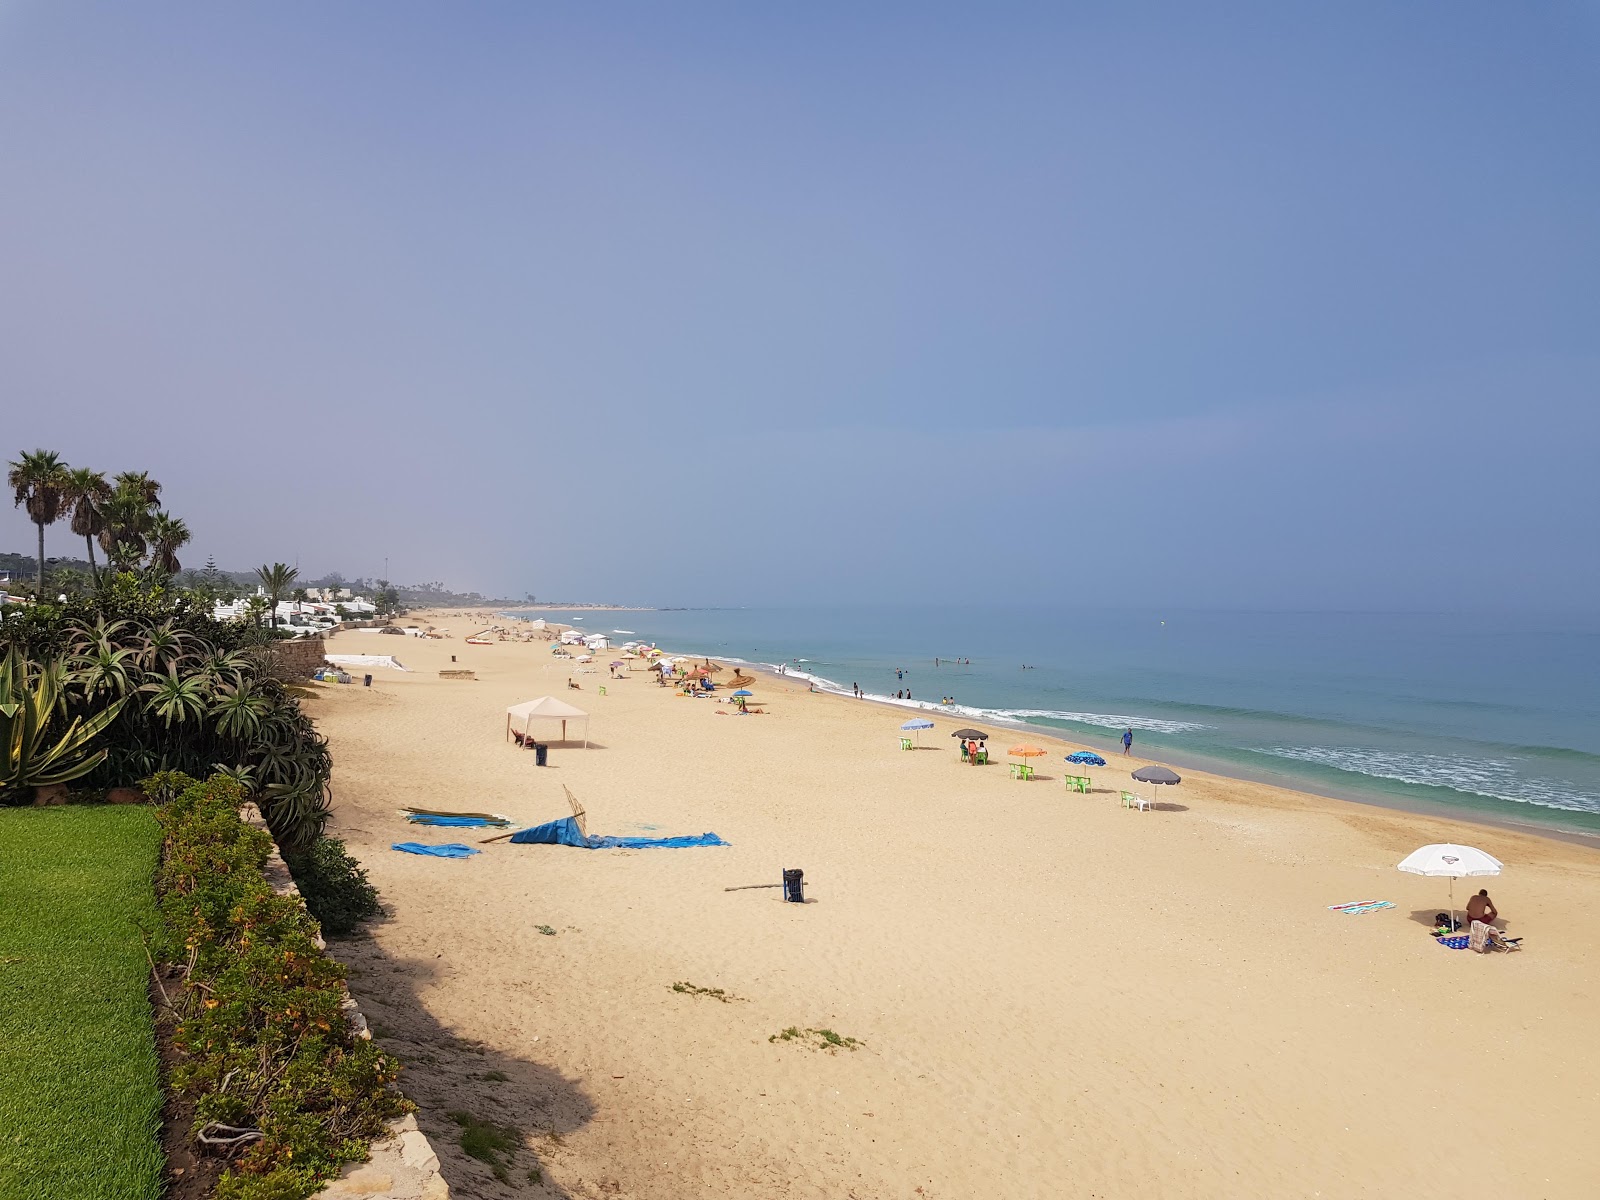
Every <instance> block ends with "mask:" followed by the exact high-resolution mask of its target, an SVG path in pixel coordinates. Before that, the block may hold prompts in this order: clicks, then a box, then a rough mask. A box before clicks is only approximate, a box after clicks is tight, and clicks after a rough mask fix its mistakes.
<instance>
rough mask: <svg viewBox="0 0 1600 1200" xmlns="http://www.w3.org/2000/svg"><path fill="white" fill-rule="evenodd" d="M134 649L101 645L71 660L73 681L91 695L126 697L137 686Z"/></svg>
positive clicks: (74, 656)
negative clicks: (119, 648) (135, 684)
mask: <svg viewBox="0 0 1600 1200" xmlns="http://www.w3.org/2000/svg"><path fill="white" fill-rule="evenodd" d="M133 657H134V652H133V651H132V650H118V649H115V648H113V647H111V646H101V647H97V648H95V649H94V650H91V651H89V652H87V653H82V654H74V655H73V656H72V658H71V660H70V666H71V678H72V680H73V682H75V683H77V684H79V685H81V686H82V688H83V690H84V691H86V692H87V693H89V695H90V696H100V695H109V696H123V695H126V694H127V693H128V692H129V691H130V690H131V689H132V686H133V668H134V666H135V664H134V663H133V662H131V661H130V660H131V659H132V658H133Z"/></svg>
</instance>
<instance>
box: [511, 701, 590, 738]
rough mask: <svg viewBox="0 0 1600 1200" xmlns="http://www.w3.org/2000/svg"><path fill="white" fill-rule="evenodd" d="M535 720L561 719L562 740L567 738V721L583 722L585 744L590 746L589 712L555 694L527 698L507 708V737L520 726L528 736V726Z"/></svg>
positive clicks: (523, 734) (524, 734) (523, 733)
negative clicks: (531, 698) (532, 698)
mask: <svg viewBox="0 0 1600 1200" xmlns="http://www.w3.org/2000/svg"><path fill="white" fill-rule="evenodd" d="M534 721H560V722H561V740H562V741H563V742H564V741H566V740H567V722H568V721H582V722H583V745H584V748H585V749H588V746H589V714H588V713H586V712H584V711H583V709H581V708H574V707H573V706H572V705H570V704H566V703H563V702H562V701H560V700H557V699H556V698H555V697H554V696H540V697H539V698H538V699H537V700H526V701H524V702H523V703H521V704H513V705H512V706H511V707H510V708H508V709H506V737H507V738H508V739H509V738H510V737H511V731H512V730H513V729H517V728H518V727H519V726H520V732H521V733H522V736H523V737H524V738H526V737H527V736H528V728H529V726H531V725H532V724H533V722H534Z"/></svg>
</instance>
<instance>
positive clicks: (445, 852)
mask: <svg viewBox="0 0 1600 1200" xmlns="http://www.w3.org/2000/svg"><path fill="white" fill-rule="evenodd" d="M389 849H391V850H402V851H404V852H405V853H407V854H431V855H432V856H433V857H434V858H471V857H472V856H473V855H474V854H482V853H483V851H482V850H474V849H473V848H472V847H471V846H463V845H462V844H461V843H460V842H447V843H445V844H444V845H443V846H424V845H423V844H422V843H421V842H396V843H395V844H394V845H392V846H390V847H389Z"/></svg>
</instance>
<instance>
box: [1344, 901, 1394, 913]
mask: <svg viewBox="0 0 1600 1200" xmlns="http://www.w3.org/2000/svg"><path fill="white" fill-rule="evenodd" d="M1393 907H1394V904H1393V903H1392V902H1390V901H1388V900H1357V901H1355V902H1353V903H1351V904H1330V905H1328V911H1329V912H1338V913H1344V914H1345V915H1346V916H1359V915H1360V914H1361V913H1369V912H1377V911H1378V910H1379V909H1384V908H1393Z"/></svg>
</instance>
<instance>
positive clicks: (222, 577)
mask: <svg viewBox="0 0 1600 1200" xmlns="http://www.w3.org/2000/svg"><path fill="white" fill-rule="evenodd" d="M45 566H46V568H47V569H48V570H49V572H50V574H51V576H52V577H55V576H57V575H58V574H60V573H63V572H67V573H81V574H83V575H88V574H89V564H88V563H87V562H86V561H84V560H83V559H81V558H73V557H70V556H67V557H62V558H57V557H56V556H55V555H52V554H47V555H46V556H45ZM37 569H38V568H37V565H36V562H35V559H34V557H33V555H31V554H0V573H8V574H10V576H11V578H12V579H17V580H27V579H32V578H33V573H34V571H35V570H37ZM175 578H176V581H177V582H178V583H179V584H180V585H182V586H184V587H201V586H209V587H210V588H211V590H213V591H217V592H221V593H229V592H232V593H236V594H238V595H250V594H253V593H254V592H255V590H256V584H257V582H258V580H257V578H256V573H255V572H254V571H225V570H223V569H222V568H220V567H218V566H216V565H215V564H214V563H210V562H208V563H207V564H206V567H205V569H204V570H186V571H180V572H179V573H178V574H177V576H176V577H175ZM295 582H296V584H297V586H299V587H303V588H330V589H334V590H337V589H339V588H349V589H350V591H351V593H352V594H353V595H357V596H376V595H377V594H378V593H379V592H381V591H383V590H384V589H385V588H388V587H391V586H392V587H393V588H394V590H395V592H396V593H397V594H398V595H399V597H400V604H401V605H402V606H403V607H405V608H492V607H496V606H498V607H501V608H505V607H509V606H511V605H516V604H532V603H533V602H534V599H533V597H532V596H531V595H528V596H525V597H523V598H522V599H521V600H511V599H507V598H504V597H494V596H485V595H484V594H483V593H482V592H453V591H451V590H450V589H449V588H447V587H445V585H444V583H443V581H440V580H433V581H430V582H427V583H413V584H401V583H397V584H390V583H389V581H388V580H385V579H369V578H367V577H366V576H361V575H358V576H356V577H355V578H353V579H346V578H345V577H344V576H343V575H341V574H340V573H339V572H337V571H330V572H328V574H326V575H324V576H322V577H321V578H320V579H307V578H305V577H304V576H301V577H300V578H299V579H297V580H296V581H295ZM219 585H220V586H219ZM574 607H579V606H577V605H574Z"/></svg>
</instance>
